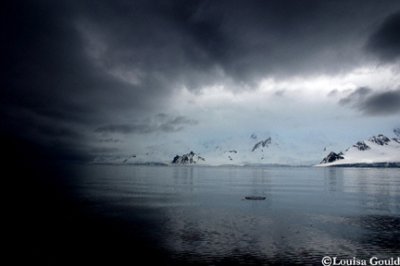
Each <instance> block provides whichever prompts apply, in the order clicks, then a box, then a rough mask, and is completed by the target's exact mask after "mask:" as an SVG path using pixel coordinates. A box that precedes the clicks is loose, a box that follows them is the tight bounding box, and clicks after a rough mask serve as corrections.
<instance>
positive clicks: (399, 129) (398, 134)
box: [393, 127, 400, 138]
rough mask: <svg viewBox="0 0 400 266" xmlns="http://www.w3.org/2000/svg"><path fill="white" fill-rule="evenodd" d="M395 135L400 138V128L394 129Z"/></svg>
mask: <svg viewBox="0 0 400 266" xmlns="http://www.w3.org/2000/svg"><path fill="white" fill-rule="evenodd" d="M393 133H394V134H395V135H396V136H397V137H399V138H400V127H399V128H395V129H393Z"/></svg>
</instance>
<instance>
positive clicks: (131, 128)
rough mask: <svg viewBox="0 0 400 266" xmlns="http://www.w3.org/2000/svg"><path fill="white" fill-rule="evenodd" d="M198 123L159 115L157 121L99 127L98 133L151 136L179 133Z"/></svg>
mask: <svg viewBox="0 0 400 266" xmlns="http://www.w3.org/2000/svg"><path fill="white" fill-rule="evenodd" d="M197 123H198V121H196V120H194V119H188V118H186V117H184V116H176V117H170V116H168V115H166V114H158V115H157V116H156V117H155V120H151V121H144V122H141V123H132V124H111V125H106V126H101V127H98V128H97V129H96V130H95V132H97V133H120V134H149V133H154V132H166V133H171V132H178V131H181V130H183V129H184V126H192V125H196V124H197Z"/></svg>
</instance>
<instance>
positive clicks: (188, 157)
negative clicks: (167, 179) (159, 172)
mask: <svg viewBox="0 0 400 266" xmlns="http://www.w3.org/2000/svg"><path fill="white" fill-rule="evenodd" d="M199 161H205V159H204V158H203V157H201V156H199V155H197V154H196V153H194V152H193V151H191V152H189V153H187V154H183V155H176V156H175V157H174V159H173V160H172V162H171V163H172V164H196V163H197V162H199Z"/></svg>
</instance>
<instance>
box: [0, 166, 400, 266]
mask: <svg viewBox="0 0 400 266" xmlns="http://www.w3.org/2000/svg"><path fill="white" fill-rule="evenodd" d="M22 166H23V167H22ZM7 169H9V170H10V171H12V172H11V173H12V174H10V176H11V177H12V178H13V179H12V182H11V184H10V186H7V190H8V191H7V194H6V195H7V202H9V204H8V206H9V210H8V209H7V211H8V213H7V215H6V216H7V218H8V219H7V221H9V224H7V227H6V229H7V231H8V232H7V235H8V236H9V238H8V240H9V241H8V242H9V247H10V252H9V253H8V254H9V255H11V258H12V259H13V261H14V262H15V265H144V264H146V265H147V264H152V265H153V264H159V265H188V264H192V265H292V264H299V265H302V264H309V265H321V264H320V262H321V258H322V257H323V256H325V255H331V256H337V257H340V258H353V257H358V258H360V259H369V258H370V257H371V256H373V255H374V256H380V257H395V256H398V254H399V251H400V244H399V241H398V239H400V223H399V222H400V171H399V170H398V169H350V168H349V169H341V168H330V169H316V168H237V167H236V168H215V167H139V166H101V165H68V166H65V165H62V166H61V165H54V164H52V167H49V165H47V164H45V163H44V162H43V161H36V162H35V163H32V164H25V165H21V164H19V163H15V162H10V163H9V164H8V165H7ZM247 195H256V196H263V197H265V200H262V201H247V200H243V197H244V196H247Z"/></svg>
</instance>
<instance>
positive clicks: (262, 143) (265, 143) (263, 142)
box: [251, 137, 272, 151]
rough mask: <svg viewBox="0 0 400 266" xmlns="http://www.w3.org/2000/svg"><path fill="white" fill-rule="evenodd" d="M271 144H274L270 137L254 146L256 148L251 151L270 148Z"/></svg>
mask: <svg viewBox="0 0 400 266" xmlns="http://www.w3.org/2000/svg"><path fill="white" fill-rule="evenodd" d="M271 142H272V140H271V137H269V138H267V139H265V140H261V141H259V142H257V143H256V144H255V145H254V147H253V149H252V150H251V151H255V150H257V149H258V148H260V147H262V148H265V147H268V145H269V144H271Z"/></svg>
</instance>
